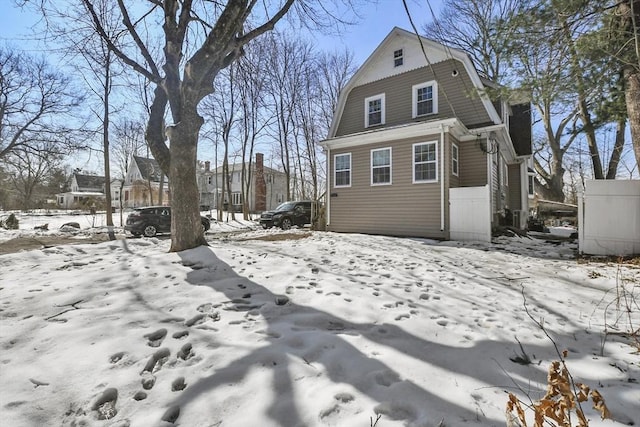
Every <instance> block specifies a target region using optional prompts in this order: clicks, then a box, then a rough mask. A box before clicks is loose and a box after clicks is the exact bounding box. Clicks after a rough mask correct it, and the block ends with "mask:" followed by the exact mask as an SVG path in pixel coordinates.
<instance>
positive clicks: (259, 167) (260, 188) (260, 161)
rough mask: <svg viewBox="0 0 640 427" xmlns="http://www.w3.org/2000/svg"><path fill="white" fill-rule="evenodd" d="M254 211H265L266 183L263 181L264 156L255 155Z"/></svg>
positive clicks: (260, 154)
mask: <svg viewBox="0 0 640 427" xmlns="http://www.w3.org/2000/svg"><path fill="white" fill-rule="evenodd" d="M254 191H255V201H256V202H255V203H256V206H255V210H256V211H258V212H262V211H266V210H267V182H266V181H265V179H264V154H262V153H256V188H255V190H254Z"/></svg>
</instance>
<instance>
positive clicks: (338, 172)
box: [333, 153, 351, 187]
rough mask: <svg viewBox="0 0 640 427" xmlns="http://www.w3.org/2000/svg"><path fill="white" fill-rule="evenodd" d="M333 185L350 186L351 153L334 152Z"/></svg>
mask: <svg viewBox="0 0 640 427" xmlns="http://www.w3.org/2000/svg"><path fill="white" fill-rule="evenodd" d="M333 168H334V177H333V186H334V187H350V186H351V153H346V154H336V155H335V156H333Z"/></svg>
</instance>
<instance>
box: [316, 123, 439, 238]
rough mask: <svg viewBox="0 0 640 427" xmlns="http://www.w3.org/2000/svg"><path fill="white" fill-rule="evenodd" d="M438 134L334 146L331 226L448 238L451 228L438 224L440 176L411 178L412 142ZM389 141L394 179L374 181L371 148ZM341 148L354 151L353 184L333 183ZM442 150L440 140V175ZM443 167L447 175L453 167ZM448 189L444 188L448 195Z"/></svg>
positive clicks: (365, 231)
mask: <svg viewBox="0 0 640 427" xmlns="http://www.w3.org/2000/svg"><path fill="white" fill-rule="evenodd" d="M439 139H440V135H439V134H436V135H430V136H425V137H422V138H419V139H405V140H399V141H393V142H387V143H380V144H371V145H366V146H359V147H351V148H347V149H340V150H331V154H330V156H329V159H330V165H329V166H330V169H329V170H330V175H329V176H330V178H329V185H330V188H329V194H330V200H329V203H330V209H331V218H330V224H329V226H328V229H329V230H330V231H337V232H351V233H367V234H385V235H393V236H417V237H430V238H448V233H447V232H446V231H444V232H443V231H441V230H440V194H441V193H440V191H441V187H440V181H439V180H438V181H436V182H433V183H419V184H414V183H413V162H412V159H413V144H414V143H420V142H431V141H439ZM386 147H392V170H391V174H392V178H391V181H392V184H391V185H376V186H372V185H371V150H372V149H377V148H386ZM446 151H449V150H446ZM343 153H351V187H338V188H335V187H334V182H333V180H334V173H333V172H334V165H333V161H334V156H335V155H336V154H343ZM441 153H442V144H440V143H438V175H439V176H441V173H442V171H441V170H440V168H441V162H440V156H441ZM449 159H450V155H449ZM445 166H446V161H445ZM445 169H446V171H445V176H448V170H449V169H450V167H446V168H445ZM447 193H448V191H445V195H447ZM445 203H446V201H445Z"/></svg>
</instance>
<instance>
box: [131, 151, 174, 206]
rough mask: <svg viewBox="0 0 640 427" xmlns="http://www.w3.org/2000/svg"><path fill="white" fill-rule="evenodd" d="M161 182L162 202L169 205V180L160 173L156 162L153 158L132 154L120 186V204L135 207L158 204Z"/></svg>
mask: <svg viewBox="0 0 640 427" xmlns="http://www.w3.org/2000/svg"><path fill="white" fill-rule="evenodd" d="M161 178H162V181H163V182H162V183H161ZM161 184H162V191H163V198H162V204H163V205H169V198H170V190H169V180H168V179H167V177H166V176H163V175H162V171H161V170H160V165H159V164H158V162H157V161H156V160H155V159H148V158H146V157H139V156H132V157H131V161H130V162H129V168H128V170H127V173H126V176H125V178H124V185H123V187H122V206H123V207H125V208H135V207H139V206H149V205H157V204H159V200H160V197H159V196H160V187H161Z"/></svg>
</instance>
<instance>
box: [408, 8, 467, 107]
mask: <svg viewBox="0 0 640 427" xmlns="http://www.w3.org/2000/svg"><path fill="white" fill-rule="evenodd" d="M402 4H403V5H404V10H405V11H406V12H407V17H408V18H409V23H410V24H411V28H413V32H414V33H415V35H416V37H417V38H418V42H419V43H420V49H421V50H422V54H423V55H424V59H425V60H426V61H427V65H429V68H430V69H431V72H432V73H433V77H434V79H435V80H436V82H437V81H439V79H438V76H437V74H436V71H435V70H434V69H433V64H431V61H430V60H429V57H428V56H427V51H426V50H425V48H424V44H423V43H422V36H420V34H419V33H418V29H417V28H416V25H415V24H414V23H413V18H412V17H411V13H410V12H409V7H408V6H407V0H402ZM438 87H439V89H441V90H442V94H443V95H444V97H445V99H446V101H447V104H449V108H451V112H452V113H453V115H454V116H457V114H456V110H455V109H454V108H453V104H451V101H450V100H449V97H448V96H447V92H446V91H445V89H444V87H443V86H442V85H438Z"/></svg>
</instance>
